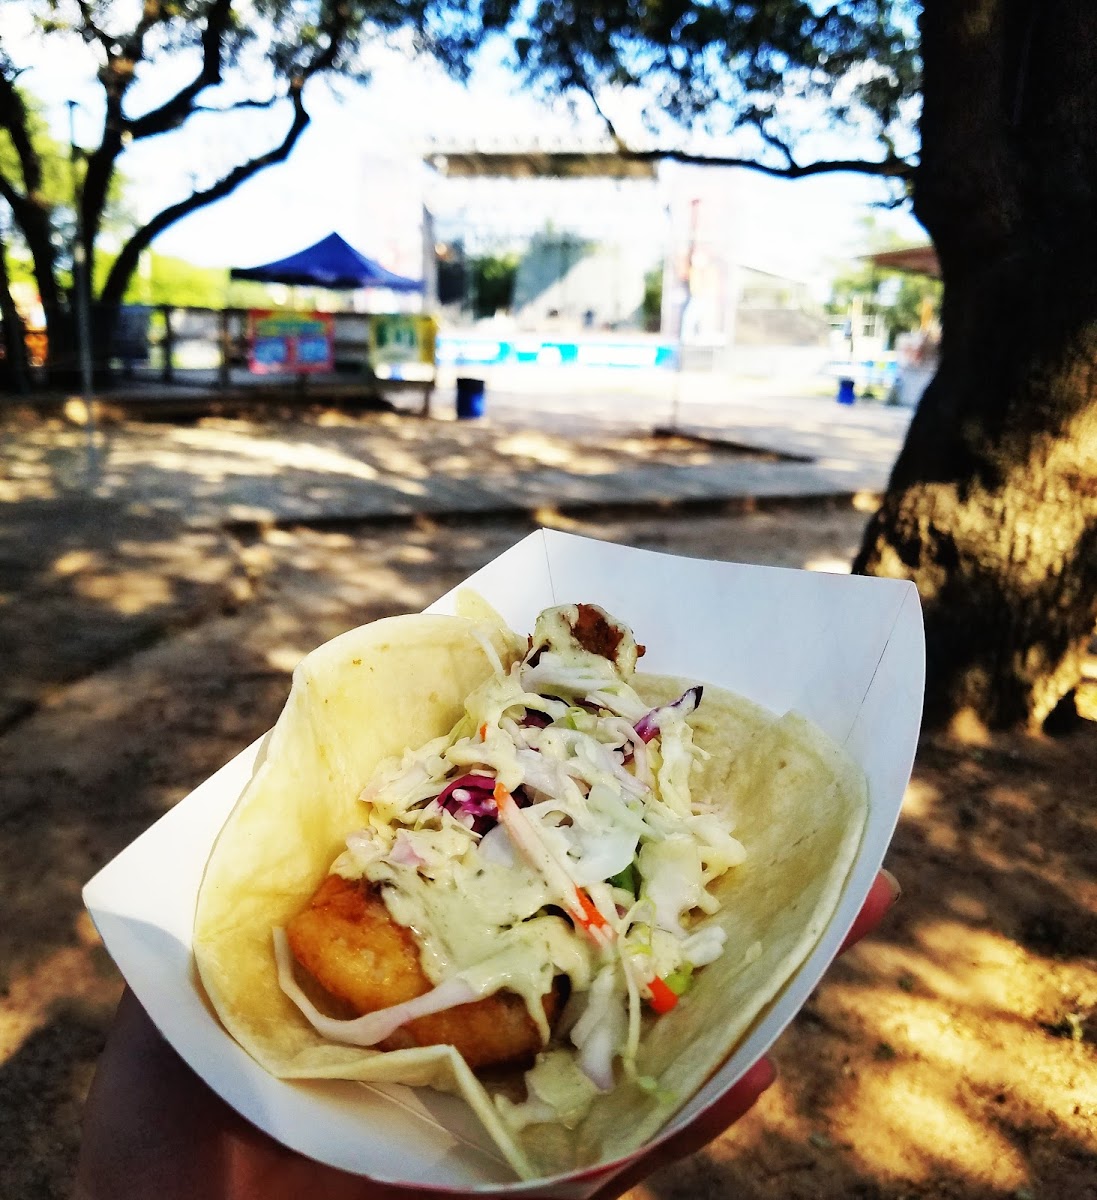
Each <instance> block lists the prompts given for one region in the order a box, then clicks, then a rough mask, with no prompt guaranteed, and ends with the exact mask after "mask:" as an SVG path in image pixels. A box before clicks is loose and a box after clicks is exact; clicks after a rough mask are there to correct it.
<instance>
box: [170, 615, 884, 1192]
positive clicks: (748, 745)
mask: <svg viewBox="0 0 1097 1200" xmlns="http://www.w3.org/2000/svg"><path fill="white" fill-rule="evenodd" d="M476 630H478V631H479V635H480V638H483V637H484V636H487V637H490V639H491V640H492V641H493V643H494V644H495V646H496V649H497V651H498V652H499V653H500V655H501V656H503V657H504V658H508V657H510V656H511V655H512V654H513V647H514V641H513V635H508V634H507V633H506V632H505V631H503V630H502V629H501V628H500V627H498V626H495V627H494V628H493V627H492V626H491V625H490V624H487V625H485V624H479V625H477V624H474V622H473V621H471V620H467V619H465V618H462V617H445V616H426V615H422V616H408V617H395V618H391V619H388V620H383V621H378V622H376V623H374V624H372V625H367V626H364V627H363V628H361V629H356V630H353V631H351V632H350V633H346V634H344V635H343V636H341V637H338V638H336V639H335V640H334V641H331V642H328V643H327V644H326V645H323V646H321V647H320V648H319V649H317V650H315V651H314V652H313V653H311V654H310V655H308V656H307V657H306V658H305V659H304V660H303V661H302V662H301V664H300V665H299V666H298V668H297V670H296V672H295V673H294V678H293V687H292V689H291V692H290V696H289V700H288V701H287V704H286V707H285V709H284V711H283V712H282V715H281V716H280V717H279V719H278V722H277V724H276V725H275V727H274V729H273V730H272V732H271V734H270V737H269V739H268V742H267V744H266V747H265V751H264V753H263V755H262V757H261V759H260V762H259V765H258V766H257V769H256V772H255V774H254V776H253V778H252V780H251V782H250V783H249V785H248V786H247V788H246V789H245V791H244V793H243V795H242V796H241V798H240V800H239V802H238V803H237V805H236V807H235V809H234V810H233V812H232V814H231V815H230V817H229V819H228V821H227V822H226V824H225V827H224V829H223V830H222V831H221V834H220V836H219V838H218V840H217V843H216V845H215V846H214V849H213V853H212V855H211V857H210V860H209V863H208V865H207V868H206V874H205V878H204V880H203V883H202V887H201V891H200V894H199V898H198V908H197V915H196V921H195V928H194V953H195V959H196V962H197V966H198V971H199V973H200V976H201V979H202V982H203V984H204V986H205V989H206V991H207V993H208V995H209V998H210V1000H211V1002H212V1003H213V1006H214V1008H215V1009H216V1011H217V1013H218V1015H219V1016H220V1018H221V1020H222V1022H223V1023H224V1025H225V1027H226V1029H227V1030H228V1031H229V1033H230V1034H232V1036H233V1037H234V1038H235V1039H236V1040H237V1041H238V1042H239V1043H240V1044H241V1045H242V1046H243V1047H244V1048H245V1049H246V1050H247V1051H248V1052H249V1053H250V1054H251V1055H252V1056H253V1057H254V1058H255V1059H256V1060H257V1061H258V1062H259V1063H260V1064H261V1065H262V1066H263V1067H264V1068H266V1069H267V1070H268V1071H270V1072H271V1073H272V1074H273V1075H275V1076H277V1077H279V1078H283V1079H352V1080H368V1081H371V1082H377V1083H402V1084H407V1085H411V1086H429V1087H435V1088H439V1089H442V1090H445V1091H451V1092H457V1093H459V1094H461V1095H462V1096H464V1098H465V1099H466V1100H467V1102H468V1103H469V1104H470V1105H471V1106H472V1107H473V1109H474V1110H475V1111H476V1113H477V1115H478V1116H479V1118H480V1119H481V1121H482V1122H483V1123H484V1125H485V1126H486V1128H487V1129H488V1131H489V1133H490V1134H491V1136H492V1137H493V1139H494V1140H495V1142H496V1143H497V1144H498V1146H499V1148H500V1150H501V1151H502V1153H503V1154H504V1155H505V1156H506V1158H507V1160H508V1162H509V1163H510V1164H511V1166H512V1167H513V1168H514V1170H515V1172H516V1173H517V1174H518V1175H519V1176H520V1177H521V1178H523V1179H534V1178H541V1177H544V1176H549V1175H555V1174H559V1173H562V1172H566V1171H570V1170H573V1169H576V1168H580V1167H589V1166H592V1165H595V1164H597V1163H600V1162H603V1161H609V1160H612V1159H615V1158H618V1157H620V1156H622V1155H625V1154H629V1153H632V1152H633V1151H635V1150H637V1149H638V1148H639V1147H641V1146H642V1145H643V1144H644V1143H645V1142H646V1141H648V1140H649V1139H650V1138H651V1137H652V1136H653V1135H654V1134H655V1133H657V1132H658V1130H659V1129H660V1128H661V1127H662V1126H663V1125H664V1124H665V1123H666V1122H667V1121H668V1120H669V1119H670V1117H671V1116H672V1115H673V1114H674V1112H676V1111H677V1110H678V1109H679V1108H680V1107H681V1106H682V1105H683V1104H684V1103H685V1102H686V1101H687V1100H689V1098H690V1097H691V1096H692V1095H693V1094H694V1093H695V1092H696V1091H697V1090H698V1089H699V1088H700V1087H701V1085H702V1084H703V1083H704V1082H705V1080H706V1079H707V1078H708V1077H709V1076H710V1075H711V1074H712V1073H713V1072H714V1071H715V1070H716V1069H717V1068H718V1067H719V1066H720V1064H721V1063H722V1062H723V1061H724V1060H725V1059H726V1058H727V1057H728V1055H729V1054H730V1053H731V1051H732V1050H733V1049H734V1047H735V1045H736V1044H737V1043H738V1042H739V1040H740V1039H741V1038H742V1037H743V1035H744V1034H745V1032H746V1031H747V1030H748V1028H749V1027H750V1025H751V1024H752V1023H753V1022H754V1020H755V1019H756V1018H757V1016H758V1015H759V1013H760V1012H761V1011H762V1010H763V1009H764V1008H765V1007H766V1006H767V1005H768V1004H769V1003H770V1002H771V1001H772V1000H773V999H774V997H776V996H777V994H778V993H779V992H780V991H781V989H782V988H783V987H784V985H785V984H786V983H787V982H788V980H789V978H790V977H791V975H792V974H793V973H794V972H795V971H796V968H797V967H798V966H799V965H800V964H801V963H802V962H803V961H804V959H805V958H806V957H807V956H808V954H809V953H810V952H811V950H812V948H813V947H814V945H815V944H816V942H817V941H818V939H819V937H820V936H821V934H822V932H823V930H824V928H825V926H826V924H827V922H828V920H829V919H830V917H831V915H832V913H833V911H834V909H835V906H836V905H837V902H838V899H839V896H840V894H841V891H842V888H843V886H844V883H845V880H846V877H847V875H848V873H849V870H850V867H851V864H852V862H853V859H854V857H855V855H856V853H857V848H858V846H859V844H860V840H861V834H862V830H863V827H864V822H865V817H866V812H867V799H866V791H865V782H864V777H863V775H862V773H861V771H860V769H859V768H858V767H857V766H856V764H854V763H853V762H852V760H851V759H850V758H849V757H848V756H847V755H846V754H845V753H844V752H843V751H842V750H841V749H840V748H839V747H838V746H836V745H835V744H834V743H833V742H831V741H830V740H829V739H827V738H826V737H825V736H824V735H823V734H822V733H821V732H820V731H819V730H818V729H816V728H815V727H814V726H813V725H811V724H810V723H809V722H807V721H806V720H804V719H803V718H801V717H799V716H797V715H795V714H788V715H786V716H784V717H781V718H776V717H774V716H773V715H772V714H771V713H769V712H767V711H766V710H764V709H762V708H760V707H758V706H757V705H755V704H753V703H751V702H750V701H748V700H745V699H743V698H742V697H739V696H735V695H732V694H731V693H729V692H725V691H721V690H720V689H718V688H715V687H712V686H710V685H706V686H705V692H704V700H703V702H702V704H701V706H700V708H699V709H698V710H697V711H696V712H695V713H694V714H693V715H692V716H691V717H690V723H691V725H693V727H694V740H695V742H696V744H697V745H699V746H701V747H702V748H703V749H704V750H706V751H707V752H708V754H709V755H710V756H711V757H710V758H709V759H708V760H707V761H705V762H704V763H703V765H702V766H701V767H699V768H698V769H697V770H696V771H695V773H694V776H693V780H692V786H693V790H694V794H695V795H696V796H703V797H705V798H706V799H709V800H713V799H717V800H719V802H720V803H722V804H726V805H727V806H728V808H730V809H731V810H732V812H733V813H734V816H735V822H736V824H735V835H736V837H738V838H739V840H740V841H741V842H742V843H743V845H744V846H745V847H746V851H747V858H746V861H745V862H744V863H743V864H742V865H741V866H739V867H735V868H733V869H732V870H731V871H730V872H728V874H727V875H725V876H724V877H723V879H722V880H720V881H719V882H718V883H717V884H715V885H714V886H713V889H712V890H713V891H714V892H715V893H716V895H717V896H718V898H719V899H720V901H721V908H720V911H719V912H718V913H716V914H715V915H714V916H713V917H709V918H706V920H707V921H715V922H716V923H718V924H719V925H721V926H722V927H723V928H724V929H725V930H726V931H727V935H728V936H727V949H726V950H725V952H724V955H723V956H722V957H721V958H720V959H718V960H717V961H716V962H714V963H712V964H710V965H709V966H707V967H705V968H704V969H703V970H701V971H699V972H697V973H696V975H695V981H696V982H695V986H694V987H693V988H692V989H691V990H690V991H689V993H688V994H687V995H686V996H685V997H683V999H682V1000H681V1001H680V1003H679V1004H678V1005H677V1007H676V1008H675V1009H674V1010H673V1011H672V1012H670V1013H669V1014H667V1015H665V1016H663V1017H659V1018H657V1019H655V1018H647V1019H646V1024H645V1031H644V1035H643V1038H642V1041H641V1046H640V1053H639V1058H638V1061H639V1066H640V1069H641V1071H642V1072H643V1073H644V1074H645V1075H646V1076H648V1077H649V1078H652V1079H654V1080H655V1081H656V1083H657V1086H656V1087H654V1088H650V1089H642V1088H640V1087H638V1086H637V1085H635V1084H633V1083H630V1082H628V1081H625V1082H622V1083H621V1084H620V1085H619V1086H618V1087H617V1088H616V1089H615V1090H614V1091H613V1092H611V1093H609V1094H608V1095H606V1096H604V1097H600V1098H598V1099H597V1100H596V1102H595V1104H594V1105H593V1107H592V1109H591V1111H590V1113H589V1114H588V1115H587V1117H586V1118H585V1119H584V1120H583V1121H582V1123H581V1124H580V1125H579V1126H578V1127H577V1128H576V1129H574V1130H564V1129H563V1128H562V1127H556V1126H553V1125H544V1124H542V1125H537V1126H533V1127H531V1128H530V1129H529V1130H527V1131H525V1132H524V1133H522V1134H518V1135H515V1134H514V1133H512V1132H511V1131H510V1130H509V1129H508V1128H507V1127H506V1126H505V1125H504V1124H503V1122H502V1121H501V1119H500V1118H499V1116H498V1113H497V1111H496V1108H495V1105H494V1103H493V1102H492V1099H491V1094H490V1090H491V1088H492V1087H494V1086H498V1085H495V1084H489V1085H485V1084H484V1083H482V1082H481V1081H480V1080H479V1079H477V1077H476V1076H475V1075H473V1073H472V1072H471V1071H470V1070H469V1068H468V1066H467V1065H466V1064H465V1062H464V1060H463V1059H462V1058H461V1057H460V1055H459V1054H458V1053H457V1052H456V1051H455V1050H454V1049H453V1048H452V1047H450V1046H429V1047H422V1048H415V1049H410V1050H394V1051H377V1050H369V1049H359V1048H357V1047H350V1046H342V1045H338V1044H335V1043H332V1042H328V1041H325V1040H324V1039H323V1038H321V1037H320V1035H319V1034H318V1033H316V1031H315V1030H314V1029H313V1028H312V1026H311V1025H309V1024H308V1022H307V1021H306V1020H305V1018H304V1017H303V1016H302V1015H301V1013H300V1012H299V1011H298V1009H297V1008H296V1007H295V1006H294V1005H293V1004H292V1002H291V1001H290V1000H289V999H288V998H287V997H286V996H285V994H284V993H283V992H282V990H281V989H280V988H279V986H278V979H277V971H276V967H275V960H274V951H273V946H272V938H271V931H272V929H273V928H274V927H275V926H282V925H285V924H286V923H287V922H288V921H289V919H290V918H291V917H293V916H295V915H296V914H297V913H298V912H300V911H301V909H302V908H303V907H304V906H305V905H306V904H307V902H308V900H309V898H310V897H311V896H312V894H313V892H314V891H315V890H316V888H317V887H318V886H319V885H320V883H321V881H322V880H323V878H324V876H325V875H326V874H327V872H328V869H329V867H330V865H331V863H332V862H333V861H334V859H335V858H336V857H337V856H338V855H339V854H340V853H341V851H342V850H343V849H344V842H345V838H346V836H347V834H349V833H351V832H352V831H353V830H355V829H358V828H361V826H362V824H363V823H364V822H363V809H362V806H361V804H360V802H359V801H358V799H357V797H358V795H359V793H360V792H361V790H362V788H363V787H364V786H365V784H366V782H367V781H368V780H369V778H370V776H371V775H372V774H373V772H374V770H375V768H376V767H377V766H378V764H379V763H380V762H381V761H382V760H384V759H386V758H389V757H392V756H393V755H399V754H401V753H402V752H403V750H404V749H405V748H407V747H418V746H420V745H422V744H423V743H424V742H426V741H428V740H430V739H431V738H434V737H437V736H440V735H442V734H445V733H447V732H448V731H449V730H450V729H451V728H452V726H453V725H454V724H455V722H456V721H457V720H458V718H459V717H460V716H461V715H462V713H463V711H464V702H465V698H466V696H467V695H468V694H469V692H471V691H472V690H473V689H474V688H475V687H476V686H477V685H478V684H480V683H481V682H483V681H484V680H485V679H486V678H487V677H488V676H489V675H490V674H491V670H492V665H491V663H490V662H489V660H488V656H487V654H486V653H485V651H484V648H483V645H482V643H481V640H480V638H478V637H477V633H476V632H475V631H476ZM633 683H634V686H635V687H636V690H637V691H638V692H639V693H640V695H641V696H642V697H644V698H645V699H646V700H647V701H649V702H650V703H652V704H653V705H654V704H657V703H665V702H667V701H669V700H671V699H673V698H675V697H677V696H678V695H680V694H681V693H682V691H683V690H684V689H685V687H686V686H688V685H687V682H686V681H683V680H680V679H669V678H665V677H658V676H645V675H643V674H639V675H637V676H636V678H635V680H634V681H633Z"/></svg>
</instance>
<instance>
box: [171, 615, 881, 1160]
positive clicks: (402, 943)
mask: <svg viewBox="0 0 1097 1200" xmlns="http://www.w3.org/2000/svg"><path fill="white" fill-rule="evenodd" d="M468 611H469V612H470V614H471V615H470V616H463V617H442V616H411V617H398V618H392V619H389V620H384V621H379V622H376V623H375V624H373V625H369V626H365V627H363V628H362V629H358V630H354V631H352V632H350V633H348V634H344V635H343V636H341V637H339V638H336V639H335V640H334V641H332V642H329V643H327V644H326V645H324V646H321V647H320V648H319V649H318V650H316V651H314V652H313V653H312V654H310V655H308V656H307V657H306V658H305V659H304V660H303V661H302V663H301V664H300V665H299V666H298V668H297V671H296V672H295V674H294V681H293V687H292V689H291V692H290V696H289V700H288V702H287V704H286V707H285V709H284V711H283V713H282V715H281V717H280V718H279V720H278V722H277V724H276V726H275V728H274V729H273V730H272V732H271V734H270V736H269V739H268V741H267V744H266V746H265V748H264V751H263V753H262V755H261V759H260V762H259V764H258V766H257V768H256V771H255V774H254V776H253V778H252V780H251V782H250V784H249V785H248V787H247V788H246V790H245V792H244V794H243V795H242V797H241V799H240V800H239V802H238V803H237V806H236V807H235V809H234V810H233V812H232V814H231V815H230V817H229V819H228V821H227V823H226V825H225V827H224V829H223V830H222V832H221V834H220V836H219V838H218V840H217V843H216V845H215V847H214V850H213V853H212V855H211V857H210V860H209V863H208V865H207V869H206V874H205V877H204V880H203V883H202V887H201V891H200V894H199V898H198V907H197V914H196V923H195V930H194V952H195V958H196V962H197V967H198V971H199V974H200V976H201V979H202V982H203V984H204V986H205V989H206V992H207V993H208V995H209V998H210V1000H211V1002H212V1004H213V1006H214V1008H215V1009H216V1011H217V1013H218V1015H219V1017H220V1019H221V1021H222V1022H223V1024H224V1025H225V1027H226V1029H227V1030H228V1031H229V1033H230V1034H231V1035H232V1036H233V1037H234V1038H236V1039H237V1041H239V1042H240V1043H241V1045H242V1046H243V1047H244V1048H245V1049H246V1050H247V1051H248V1052H249V1053H250V1054H251V1055H252V1056H253V1057H254V1058H255V1059H256V1060H257V1061H258V1062H259V1063H260V1064H261V1065H262V1066H263V1067H264V1068H266V1069H267V1070H269V1071H270V1072H271V1073H272V1074H274V1075H276V1076H278V1077H280V1078H284V1079H321V1078H328V1079H352V1080H363V1081H373V1082H378V1083H386V1082H387V1083H403V1084H408V1085H412V1086H429V1087H435V1088H440V1089H443V1090H447V1091H456V1092H459V1093H460V1094H461V1095H463V1096H464V1098H465V1099H466V1100H467V1102H468V1103H469V1104H470V1105H471V1106H472V1107H473V1109H474V1110H475V1111H476V1113H477V1115H478V1116H479V1118H480V1119H481V1121H482V1122H483V1123H484V1125H485V1126H486V1128H487V1130H488V1132H489V1133H490V1135H491V1136H492V1138H493V1139H494V1140H495V1142H496V1143H497V1145H498V1146H499V1148H500V1150H501V1151H502V1153H503V1154H504V1155H505V1157H506V1158H507V1160H508V1162H509V1163H510V1164H511V1166H512V1167H513V1168H514V1170H515V1171H516V1172H517V1174H518V1175H519V1176H520V1177H522V1178H526V1179H531V1178H538V1177H542V1176H546V1175H552V1174H557V1173H561V1172H566V1171H569V1170H573V1169H576V1168H579V1167H586V1166H590V1165H593V1164H596V1163H598V1162H601V1161H608V1160H611V1159H613V1158H617V1157H620V1156H621V1155H625V1154H628V1153H631V1152H632V1151H634V1150H636V1149H637V1148H639V1147H640V1146H642V1145H643V1144H644V1143H645V1142H646V1141H647V1140H648V1139H649V1138H651V1137H652V1136H653V1135H654V1134H655V1133H656V1132H657V1131H658V1130H659V1129H660V1127H661V1126H662V1125H664V1124H665V1123H666V1122H667V1121H668V1120H669V1119H670V1117H671V1116H672V1115H673V1114H674V1112H675V1111H676V1110H677V1109H678V1108H680V1107H681V1106H682V1105H683V1104H684V1103H685V1102H686V1101H688V1100H689V1098H690V1097H691V1096H692V1095H693V1094H694V1093H695V1092H696V1091H697V1090H698V1088H700V1087H701V1085H702V1084H703V1083H704V1082H705V1080H706V1079H707V1078H708V1077H709V1076H710V1075H711V1074H712V1073H713V1072H714V1071H715V1070H716V1069H717V1068H718V1067H719V1066H720V1064H721V1063H722V1062H723V1060H724V1059H725V1058H726V1057H727V1056H728V1055H729V1054H730V1053H731V1051H732V1050H733V1049H734V1047H735V1045H736V1044H737V1043H738V1042H739V1041H740V1039H741V1038H742V1037H743V1035H744V1034H745V1033H746V1031H747V1030H748V1029H749V1027H750V1026H751V1024H752V1022H753V1021H754V1020H755V1018H756V1017H757V1016H758V1015H759V1013H760V1012H761V1011H762V1010H763V1009H764V1008H765V1007H766V1006H767V1005H768V1004H769V1003H770V1002H771V1001H772V1000H773V999H774V998H775V997H776V995H777V994H778V993H779V992H780V990H781V989H782V987H783V986H784V985H785V984H786V983H787V981H788V979H789V978H790V976H791V975H792V974H793V973H794V972H795V970H796V968H797V967H798V966H799V964H800V963H801V962H802V961H803V960H804V959H805V958H806V957H807V955H808V954H809V953H810V951H811V949H812V948H813V946H814V944H815V943H816V941H817V940H818V938H819V937H820V935H821V934H822V931H823V929H824V928H825V926H826V923H827V921H828V920H829V918H830V916H831V914H832V912H833V911H834V908H835V906H836V904H837V902H838V899H839V896H840V893H841V890H842V887H843V885H844V882H845V879H846V876H847V874H848V872H849V869H850V866H851V864H852V862H853V859H854V857H855V855H856V852H857V848H858V845H859V843H860V838H861V834H862V829H863V826H864V821H865V816H866V808H867V800H866V792H865V783H864V779H863V776H862V774H861V772H860V770H859V768H858V767H857V766H856V765H855V764H854V763H853V762H852V761H851V760H850V759H849V758H848V756H846V754H845V753H844V752H843V751H842V750H841V749H840V748H839V747H837V746H836V745H834V744H833V743H832V742H831V741H829V740H828V739H827V738H826V737H825V736H824V735H823V734H822V733H821V732H820V731H819V730H818V729H816V728H815V727H814V726H812V725H811V724H810V723H809V722H807V721H806V720H804V719H803V718H801V717H799V716H797V715H795V714H787V715H785V716H784V717H780V718H777V717H774V716H773V715H772V714H770V713H769V712H767V711H765V710H764V709H762V708H760V707H758V706H757V705H755V704H753V703H751V702H750V701H748V700H745V699H743V698H742V697H739V696H735V695H732V694H731V693H729V692H726V691H723V690H721V689H718V688H715V687H712V686H710V685H707V684H706V685H700V684H697V683H696V682H693V681H689V680H682V679H676V678H668V677H660V676H655V675H647V674H645V673H643V672H641V671H638V670H637V662H638V659H639V657H640V656H641V655H642V654H643V647H639V646H637V644H636V642H635V640H634V639H633V636H632V633H631V631H630V630H628V629H627V628H626V627H624V626H623V625H621V624H620V623H619V622H617V621H616V620H615V619H613V618H612V617H610V616H609V615H608V614H607V613H605V612H604V611H603V610H601V609H600V608H597V607H596V606H594V605H587V604H577V605H564V606H560V607H556V608H552V609H548V610H546V611H545V612H544V613H542V614H541V616H540V617H539V618H538V620H537V623H536V626H535V629H534V632H533V634H532V635H531V636H530V637H529V638H528V639H519V638H518V637H517V636H516V635H514V634H513V633H511V632H510V631H509V630H507V629H506V628H505V626H503V624H502V622H501V621H500V620H499V619H498V618H496V617H495V615H494V614H493V613H491V612H490V611H489V610H487V608H486V606H484V605H483V604H482V602H481V603H479V604H476V603H473V604H471V605H470V606H469V607H468Z"/></svg>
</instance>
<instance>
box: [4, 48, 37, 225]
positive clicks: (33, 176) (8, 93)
mask: <svg viewBox="0 0 1097 1200" xmlns="http://www.w3.org/2000/svg"><path fill="white" fill-rule="evenodd" d="M0 128H3V129H6V130H7V131H8V134H9V136H10V137H11V141H12V145H13V146H14V147H15V153H16V155H17V156H18V158H19V167H20V169H21V170H22V172H23V188H24V190H25V192H26V194H27V196H32V195H33V194H34V193H35V192H37V191H38V190H39V189H40V188H41V187H42V159H41V158H40V157H39V155H38V152H37V151H36V150H35V149H34V143H33V142H32V141H31V136H30V130H29V128H28V127H27V106H26V105H25V104H24V103H23V97H22V96H20V95H19V90H18V88H16V86H15V81H14V80H13V79H12V78H10V77H9V76H8V75H7V73H6V72H4V71H2V70H0ZM9 203H10V201H9ZM13 207H14V205H13Z"/></svg>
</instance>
